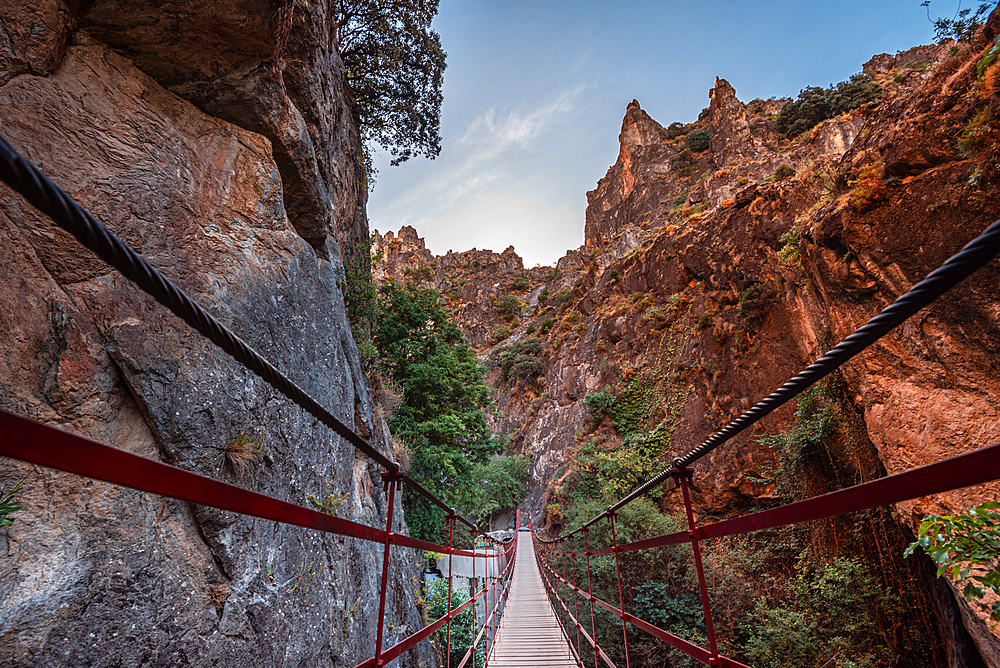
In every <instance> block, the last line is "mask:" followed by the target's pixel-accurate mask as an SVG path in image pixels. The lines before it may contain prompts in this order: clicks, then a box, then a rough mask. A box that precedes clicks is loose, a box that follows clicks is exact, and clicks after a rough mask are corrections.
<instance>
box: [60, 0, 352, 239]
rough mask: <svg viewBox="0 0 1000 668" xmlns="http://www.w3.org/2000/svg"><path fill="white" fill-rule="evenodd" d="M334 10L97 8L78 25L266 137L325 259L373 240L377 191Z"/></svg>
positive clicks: (291, 207) (210, 5)
mask: <svg viewBox="0 0 1000 668" xmlns="http://www.w3.org/2000/svg"><path fill="white" fill-rule="evenodd" d="M333 11H334V10H333V5H332V4H331V3H326V2H317V3H308V4H302V3H296V2H294V1H293V0H226V1H225V2H208V1H203V2H194V3H183V4H171V3H166V4H164V3H162V2H155V1H154V0H141V1H140V2H133V1H132V0H128V1H123V0H99V1H98V2H94V3H90V4H89V5H87V6H86V8H85V9H82V10H81V12H80V15H79V16H78V18H77V21H78V23H79V25H80V27H81V28H82V29H83V32H84V34H85V35H87V36H90V37H93V38H96V39H97V40H99V41H101V42H102V43H104V44H107V45H109V46H110V47H111V48H113V49H115V50H118V51H119V52H121V53H123V54H124V55H126V56H128V57H129V58H130V59H131V60H132V61H133V62H135V63H136V66H137V67H139V68H140V69H141V70H142V71H143V72H145V73H146V74H148V75H149V76H151V77H153V78H154V79H155V80H156V81H158V82H159V83H160V85H162V86H163V87H164V88H166V89H168V90H170V91H171V92H173V93H175V94H176V95H179V96H180V97H182V98H184V99H186V100H188V101H190V102H192V103H193V104H194V105H195V106H197V107H198V108H200V109H201V110H203V111H205V112H206V113H208V114H210V115H212V116H215V117H217V118H220V119H223V120H226V121H229V122H231V123H234V124H236V125H239V126H240V127H243V128H246V129H248V130H251V131H253V132H255V133H257V134H260V135H263V136H264V137H266V138H267V139H268V140H270V142H271V146H272V152H273V155H274V160H275V162H276V163H277V165H278V170H279V172H280V173H281V178H282V185H283V194H284V204H285V210H286V212H287V214H288V218H289V220H290V221H291V223H292V225H293V226H294V227H295V230H296V231H297V232H298V233H299V235H300V236H301V237H302V238H304V239H305V240H306V241H308V242H309V243H310V244H311V245H312V246H313V247H314V248H315V249H316V251H317V252H318V253H319V254H323V253H325V252H326V250H325V248H326V246H325V244H326V239H327V237H333V239H334V240H336V241H337V243H338V244H340V246H341V247H342V248H343V249H345V250H346V251H347V252H348V255H349V254H350V253H352V252H353V249H354V247H355V246H356V245H357V244H358V243H359V242H361V241H364V240H366V237H367V222H366V218H365V211H364V206H365V202H366V198H367V187H366V183H365V174H364V168H363V161H362V160H361V159H360V140H359V137H358V130H357V127H356V124H355V123H354V120H353V117H352V112H351V106H350V105H351V102H350V100H351V99H352V98H351V94H350V91H349V90H348V88H347V84H346V74H345V72H344V65H343V62H342V61H341V60H340V56H339V55H338V54H337V48H336V43H335V41H334V35H333V31H332V30H331V28H330V26H331V24H332V20H333Z"/></svg>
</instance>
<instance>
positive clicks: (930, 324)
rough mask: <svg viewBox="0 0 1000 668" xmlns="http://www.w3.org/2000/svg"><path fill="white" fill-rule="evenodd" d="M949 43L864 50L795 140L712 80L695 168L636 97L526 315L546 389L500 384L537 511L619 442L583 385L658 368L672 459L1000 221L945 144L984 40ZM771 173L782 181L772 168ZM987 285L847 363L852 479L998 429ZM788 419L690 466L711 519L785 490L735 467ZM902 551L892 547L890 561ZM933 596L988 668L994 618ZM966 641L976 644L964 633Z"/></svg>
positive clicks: (920, 508) (966, 288) (997, 273)
mask: <svg viewBox="0 0 1000 668" xmlns="http://www.w3.org/2000/svg"><path fill="white" fill-rule="evenodd" d="M908 53H909V52H908ZM947 54H948V48H947V45H945V46H943V47H938V46H933V47H921V48H920V49H919V50H915V51H914V52H913V54H909V55H908V56H907V57H904V58H901V59H900V64H897V63H896V61H895V59H893V61H892V63H891V64H890V63H889V62H888V61H887V60H886V59H881V60H879V59H875V61H876V62H873V63H870V64H869V65H870V67H869V69H870V70H871V71H872V72H873V73H874V74H876V80H877V81H878V82H879V83H881V84H882V85H883V88H884V90H885V97H884V99H883V100H882V101H881V103H880V104H878V105H877V106H876V107H874V108H871V109H868V110H865V111H864V113H855V114H852V115H846V116H842V117H838V118H834V119H831V120H829V121H825V122H823V123H821V124H820V125H818V126H817V127H816V128H814V129H813V130H812V131H811V132H809V133H806V134H804V135H803V136H801V137H798V138H795V139H792V140H789V139H785V138H782V137H780V136H778V135H777V134H776V133H775V132H774V131H773V127H772V126H771V123H772V122H773V121H772V120H771V119H770V118H768V116H770V115H773V114H774V113H775V112H776V111H777V109H776V108H775V105H774V104H773V103H771V102H768V101H763V102H762V101H753V102H751V103H748V104H743V103H741V102H740V101H739V100H737V99H736V97H735V91H734V90H733V88H732V86H730V85H729V84H728V83H727V82H725V81H724V80H721V79H720V80H717V82H716V86H715V88H714V89H713V90H712V91H711V93H710V98H711V105H710V107H709V112H708V114H707V115H706V117H705V119H703V121H701V122H700V123H701V126H700V127H702V128H704V129H708V130H709V131H710V133H711V140H710V148H709V150H708V151H705V152H704V153H703V154H702V155H700V156H695V158H694V160H695V162H694V163H692V164H693V165H694V169H693V171H691V173H687V174H685V173H684V170H670V169H666V168H665V166H669V165H670V160H671V156H676V155H677V154H678V151H677V149H675V148H672V147H671V144H670V142H664V141H663V140H659V142H658V143H657V141H655V139H654V140H653V141H652V142H649V138H656V137H659V136H660V135H659V134H658V132H657V131H656V128H655V127H651V126H650V124H651V123H655V121H652V119H649V118H648V116H646V115H645V114H641V113H640V110H639V109H638V106H637V105H636V104H635V103H634V102H633V103H632V104H630V105H629V107H628V109H627V111H626V115H625V122H624V124H623V131H622V134H621V137H620V140H621V151H620V154H619V159H618V162H617V163H616V164H615V165H614V166H613V167H612V168H611V169H610V170H609V172H608V174H607V176H605V177H604V178H603V179H602V180H601V181H600V182H599V184H598V188H597V189H596V190H595V191H592V192H590V193H588V209H587V244H588V245H589V246H590V247H591V248H590V251H591V252H590V253H585V254H582V255H580V259H581V260H582V266H581V267H580V269H579V270H578V271H577V274H576V278H575V280H574V286H575V287H574V288H573V290H572V293H571V295H570V298H569V300H568V301H567V302H565V303H564V305H562V306H560V307H558V308H555V307H553V308H549V309H540V310H539V312H538V313H537V315H536V316H535V320H534V321H533V322H534V324H539V323H541V322H542V321H543V320H545V319H549V318H552V319H554V321H555V324H554V326H552V327H551V328H550V329H548V330H547V333H546V334H545V335H544V337H543V338H544V340H545V342H546V345H547V350H546V365H545V372H544V379H540V380H539V381H537V382H536V383H535V384H536V385H537V386H539V387H543V388H544V394H543V395H541V396H538V394H537V393H534V392H530V391H526V385H524V384H522V385H517V386H514V387H510V388H504V393H503V394H502V396H501V406H502V407H503V409H504V412H505V419H504V422H503V423H502V424H503V426H505V427H506V428H509V429H511V430H513V435H512V445H513V446H514V447H515V448H520V449H521V450H522V451H523V452H525V453H528V454H531V455H532V457H533V461H534V462H535V470H534V473H533V481H534V483H535V485H536V487H535V490H534V493H533V495H532V496H531V498H530V500H529V501H530V503H531V504H532V505H533V508H534V510H535V511H536V513H539V511H541V510H542V509H543V508H545V507H546V506H548V505H549V504H553V503H563V504H565V503H568V502H570V500H569V494H570V492H571V491H572V489H573V487H574V485H575V480H576V477H575V476H576V474H575V472H574V462H575V461H576V456H577V453H578V452H579V451H580V448H581V447H582V445H583V444H584V443H588V442H589V443H591V444H592V446H593V447H603V448H611V449H614V448H615V447H617V445H618V443H619V439H620V437H619V435H617V434H616V432H615V430H614V429H612V428H611V426H610V424H609V423H608V422H607V420H605V421H603V422H596V423H595V422H592V421H589V420H588V413H587V411H586V410H585V409H583V407H582V404H581V403H580V402H581V400H582V399H583V398H584V397H585V396H586V395H587V394H590V393H593V392H595V391H596V390H599V389H602V388H604V387H608V386H610V387H612V388H613V387H615V386H616V385H617V384H618V383H620V382H621V381H620V378H621V377H622V374H623V373H625V372H626V371H627V372H628V373H629V374H635V373H639V374H643V373H644V374H648V377H650V378H655V379H657V381H656V382H657V383H659V385H658V387H660V388H661V391H662V393H663V396H662V405H658V406H659V408H658V410H659V413H658V415H659V416H660V418H663V417H664V416H666V418H667V419H668V420H670V425H671V430H672V432H671V433H672V438H671V439H670V440H669V441H668V443H669V446H668V447H667V449H666V450H665V452H664V456H663V461H664V464H665V463H666V462H668V461H669V459H670V457H672V456H675V455H678V454H682V453H683V452H686V451H687V450H689V449H690V448H691V447H693V446H694V445H696V444H698V443H700V442H701V441H702V440H703V439H704V438H705V437H707V436H708V435H709V434H711V433H712V432H713V431H714V430H715V429H718V428H719V427H721V426H722V425H724V424H725V423H726V422H727V421H728V420H730V419H732V418H734V417H736V416H737V415H738V414H739V413H740V412H742V411H743V410H745V409H746V408H748V407H749V406H750V405H752V404H753V403H754V402H756V401H757V400H759V399H761V398H762V397H763V395H764V394H765V393H766V391H768V390H770V389H771V388H774V387H776V386H778V385H779V384H781V383H782V382H784V381H785V380H787V379H788V378H789V377H791V376H792V375H793V374H794V373H795V372H796V371H797V370H798V369H800V368H801V367H802V366H803V365H805V364H806V363H808V362H809V361H810V360H812V359H814V358H815V357H816V356H817V355H818V354H819V353H820V352H821V351H822V350H824V349H826V348H828V347H829V346H830V345H832V344H833V343H834V342H836V341H839V340H841V339H842V338H844V337H845V336H847V335H848V334H849V333H851V332H852V331H853V330H854V329H855V328H857V327H858V326H860V325H861V324H863V323H864V322H865V321H866V320H867V319H868V318H870V317H871V316H873V315H875V314H876V313H877V312H878V311H879V310H880V309H881V308H883V307H884V306H885V305H886V304H888V303H889V302H891V301H892V300H893V299H894V298H895V297H896V296H898V295H899V294H901V293H902V292H904V291H905V290H906V289H907V288H909V287H910V286H911V285H913V284H914V283H915V282H916V281H917V280H919V279H920V278H921V277H923V276H925V275H926V274H927V273H928V272H929V271H930V270H932V269H933V268H934V267H936V266H938V265H939V264H940V263H941V262H943V261H944V260H945V259H946V258H947V257H948V256H949V255H950V254H951V253H954V252H956V251H957V250H958V249H959V248H961V246H962V245H963V244H964V243H965V242H967V241H968V240H969V239H971V238H972V237H974V236H975V235H976V234H978V233H979V232H980V231H981V230H982V229H984V228H985V227H986V226H987V225H988V224H989V223H990V222H992V221H993V220H995V219H996V218H997V217H998V216H1000V204H998V202H1000V200H998V198H997V197H996V187H997V186H996V183H995V180H994V181H989V182H988V181H986V177H985V176H984V174H985V173H987V171H988V169H989V166H988V164H987V162H984V160H988V158H984V157H982V156H974V157H972V158H969V157H967V156H965V155H962V154H961V153H959V152H958V150H957V148H956V145H955V140H954V137H956V136H958V135H959V134H960V133H961V131H962V128H963V126H964V125H965V124H966V123H967V122H968V121H969V119H970V118H972V117H973V116H975V114H976V113H977V111H978V110H979V109H981V108H982V107H983V105H984V104H985V103H987V102H990V101H992V100H993V98H992V97H989V96H990V95H992V93H991V91H992V90H994V89H992V88H990V87H988V86H987V85H985V84H983V83H982V82H981V80H979V79H977V77H976V63H977V60H978V58H979V55H980V54H979V53H978V52H977V51H975V50H970V51H964V52H961V53H959V55H957V56H949V55H947ZM910 56H912V57H910ZM883 61H885V62H883ZM991 76H995V73H994V74H990V73H989V72H988V73H987V74H986V77H985V78H986V79H987V80H988V81H991V80H992V79H990V77H991ZM691 127H695V128H697V127H699V125H698V124H695V125H694V126H691ZM670 141H677V140H676V139H675V140H670ZM644 142H646V143H644ZM675 162H676V161H675ZM783 164H784V165H788V166H789V167H791V168H792V169H793V170H795V171H794V174H793V175H792V176H785V177H783V178H776V177H775V174H774V173H775V170H776V169H777V167H778V166H779V165H783ZM699 174H700V175H699ZM671 202H676V208H675V206H674V205H672V204H671ZM622 239H631V241H630V242H629V243H627V245H626V244H623V243H622V241H621V240H622ZM998 283H1000V267H998V266H997V264H996V263H992V264H991V265H990V267H989V268H987V269H984V270H982V271H980V272H979V273H977V275H976V276H974V277H973V278H971V279H970V280H969V281H968V282H967V283H964V284H963V285H962V286H961V287H960V288H959V289H957V290H955V291H954V292H953V293H952V294H949V295H948V296H947V297H945V298H944V299H942V300H941V301H940V302H939V303H937V304H936V305H934V306H932V307H930V308H929V309H927V310H925V311H924V312H922V313H921V314H919V315H918V316H916V317H915V318H913V319H911V321H910V322H908V323H907V324H906V325H904V326H903V327H901V328H900V329H899V331H897V332H894V333H892V334H891V335H890V336H888V337H887V338H885V339H884V340H883V341H882V342H881V343H880V344H878V345H876V346H874V347H873V348H872V349H871V350H869V351H868V352H866V353H865V354H864V355H862V356H861V357H859V358H858V359H856V360H854V361H853V362H851V363H850V364H849V365H848V366H847V367H845V369H844V372H843V382H844V387H845V388H846V390H845V392H846V396H847V397H848V403H847V404H846V405H847V406H848V407H847V408H845V410H846V411H847V413H849V414H854V415H856V416H857V424H858V426H859V428H860V430H861V431H860V432H859V433H861V434H863V435H864V436H863V437H861V436H857V435H856V436H852V437H851V438H855V439H858V438H860V439H862V441H863V443H864V444H865V445H864V446H863V447H861V446H859V445H857V443H860V442H861V441H852V442H854V443H855V445H854V446H851V447H857V448H858V449H856V450H852V451H851V452H853V453H854V454H852V455H849V456H848V455H845V457H846V458H847V460H849V461H850V463H849V465H847V466H848V468H849V469H850V470H851V471H852V473H851V474H850V475H851V476H855V477H854V478H853V479H854V480H863V479H870V477H872V476H878V475H882V474H883V472H884V473H895V472H898V471H902V470H905V469H908V468H912V467H914V466H919V465H921V464H927V463H931V462H934V461H937V460H940V459H942V458H945V457H947V456H952V455H955V454H958V453H960V452H965V451H968V450H971V449H974V448H978V447H982V446H984V445H988V444H992V443H995V442H997V441H1000V431H998V425H1000V414H998V413H997V408H996V406H997V400H996V397H997V396H1000V386H998V384H997V378H1000V374H998V368H997V365H996V360H997V352H998V350H997V341H1000V336H998V334H1000V296H998V294H997V292H996V289H995V288H996V285H997V284H998ZM791 410H792V409H791V408H789V407H786V408H785V409H783V410H782V411H780V412H779V413H777V414H776V415H775V416H772V417H771V418H770V419H768V420H765V422H764V423H763V425H762V426H761V427H760V428H759V429H758V430H757V431H756V432H755V434H753V435H750V436H749V437H745V438H743V439H741V440H739V441H738V442H737V443H735V444H733V445H731V446H728V447H726V448H723V449H720V450H718V451H716V452H715V453H713V454H712V455H710V456H709V457H707V458H706V459H704V460H702V461H701V462H699V464H698V467H697V468H698V471H697V477H698V480H699V484H698V488H699V489H698V491H697V493H696V498H697V503H698V505H699V507H700V511H701V512H702V513H706V514H712V515H718V514H726V513H731V512H735V511H736V509H739V508H743V507H746V506H748V505H757V504H761V503H764V504H766V503H773V502H775V501H776V499H775V498H774V489H773V487H769V486H767V485H762V484H760V483H761V480H760V478H759V477H758V478H755V477H754V476H752V475H748V474H747V472H748V471H755V470H761V467H763V468H764V469H767V468H768V467H771V466H773V462H774V453H773V452H770V451H769V448H768V447H766V446H764V445H762V444H761V443H760V442H759V440H758V438H759V436H761V435H763V434H765V433H776V432H778V431H780V430H781V429H783V428H784V426H785V425H787V423H788V421H789V420H790V419H791ZM654 412H655V411H654ZM651 416H652V413H651ZM650 419H651V422H650V424H649V427H650V428H652V427H653V426H655V422H656V420H653V418H652V417H651V418H650ZM658 419H659V418H658ZM814 482H815V481H814ZM834 486H836V485H834ZM825 489H829V487H824V486H823V485H820V486H819V487H815V488H813V491H814V492H819V491H824V490H825ZM998 491H1000V487H998V486H997V485H996V484H990V485H984V486H981V487H979V488H976V489H974V490H961V491H958V492H953V493H950V494H945V495H940V496H938V497H934V498H932V499H920V500H917V501H913V502H909V503H904V504H900V505H899V506H898V508H897V509H896V511H897V512H898V517H899V518H900V520H899V521H900V523H901V528H892V527H890V528H889V529H887V535H899V536H901V538H900V539H899V540H900V541H904V539H903V538H902V536H905V535H907V532H909V531H912V530H913V529H914V527H915V526H916V524H917V523H918V522H919V520H920V518H921V517H922V516H923V515H924V514H925V513H929V512H946V511H947V512H962V511H965V510H966V509H967V508H968V507H969V506H970V505H972V504H973V503H978V502H982V501H985V500H988V499H993V498H995V497H996V495H997V493H998ZM661 503H662V505H663V506H664V507H666V508H670V507H673V505H674V504H676V503H677V498H676V496H675V494H674V493H673V492H670V491H667V492H665V493H664V496H663V498H662V499H661ZM891 524H892V522H889V524H887V525H886V526H890V525H891ZM908 535H910V536H912V533H909V534H908ZM903 547H905V541H904V542H901V543H899V544H894V545H892V546H891V550H892V553H893V554H896V555H898V554H899V553H900V552H901V551H902V549H903ZM894 558H896V559H897V560H898V557H894ZM900 568H902V569H904V570H905V569H906V568H912V565H906V566H900ZM913 577H914V578H916V581H921V582H923V583H924V584H922V585H919V587H924V588H927V589H928V590H933V589H934V587H935V586H936V585H934V584H933V582H932V580H933V578H932V577H930V576H926V575H919V574H915V575H913ZM921 578H923V579H922V580H921ZM934 596H937V595H936V594H935V595H934ZM935 600H937V603H935V604H934V605H935V606H936V608H935V610H936V612H935V614H936V615H937V619H938V620H939V623H940V624H941V625H942V626H941V627H940V630H939V633H941V634H943V637H949V638H950V640H949V642H950V643H951V644H950V645H949V647H948V652H950V653H951V655H952V658H953V659H954V661H953V662H952V665H962V664H964V662H965V661H972V662H973V663H974V662H975V661H978V660H979V658H978V657H979V655H980V654H981V655H982V657H983V660H985V661H986V662H987V664H988V665H1000V661H998V657H1000V654H998V651H997V648H998V644H997V641H996V638H995V637H994V636H993V635H992V633H991V632H990V631H989V629H988V627H987V624H986V623H984V620H985V619H986V617H987V612H986V609H985V608H984V607H982V606H978V605H972V606H969V605H968V604H966V603H965V602H964V600H962V597H961V595H960V594H958V592H957V591H955V590H954V589H953V590H952V592H951V595H950V596H949V595H945V597H944V598H943V599H942V598H940V597H938V598H936V599H935ZM956 601H957V603H956ZM959 613H960V614H961V616H962V618H963V620H964V629H962V628H958V629H957V630H956V629H955V627H954V626H950V625H951V624H952V622H950V621H948V620H949V619H952V618H953V617H957V616H958V614H959ZM977 616H978V617H977ZM949 629H950V630H949ZM970 635H971V637H972V638H973V639H974V641H975V647H976V649H971V646H970V644H965V643H968V640H967V639H968V637H969V636H970ZM955 657H960V658H955ZM970 657H971V658H970Z"/></svg>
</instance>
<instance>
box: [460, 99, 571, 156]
mask: <svg viewBox="0 0 1000 668" xmlns="http://www.w3.org/2000/svg"><path fill="white" fill-rule="evenodd" d="M582 90H583V87H582V86H581V87H579V88H577V89H575V90H572V91H566V92H564V93H562V94H561V95H559V97H557V98H556V99H554V100H552V101H550V102H548V103H546V104H544V105H542V106H540V107H537V108H535V109H532V110H531V111H528V112H525V113H521V112H516V111H515V112H510V113H508V114H506V115H502V114H498V113H497V111H496V109H494V108H490V109H487V110H486V111H485V112H483V113H482V114H481V115H480V116H479V117H478V118H476V119H475V120H474V121H473V122H472V123H470V124H469V128H468V129H467V130H466V132H465V135H464V136H463V137H462V139H461V140H459V143H460V144H462V145H466V146H470V147H473V148H474V149H475V150H476V154H477V155H481V156H483V158H482V159H483V160H486V159H489V158H493V157H495V156H497V155H499V154H501V153H505V152H506V151H508V150H510V149H512V148H518V149H528V148H530V146H531V142H532V141H534V140H535V139H537V138H538V137H539V136H540V135H541V134H542V132H544V131H545V130H546V129H547V128H548V127H549V126H551V125H552V123H553V122H554V121H555V120H556V119H557V118H558V117H559V116H561V115H563V114H567V113H569V112H570V111H572V109H573V103H574V100H575V98H576V96H577V95H579V94H580V92H581V91H582Z"/></svg>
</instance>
